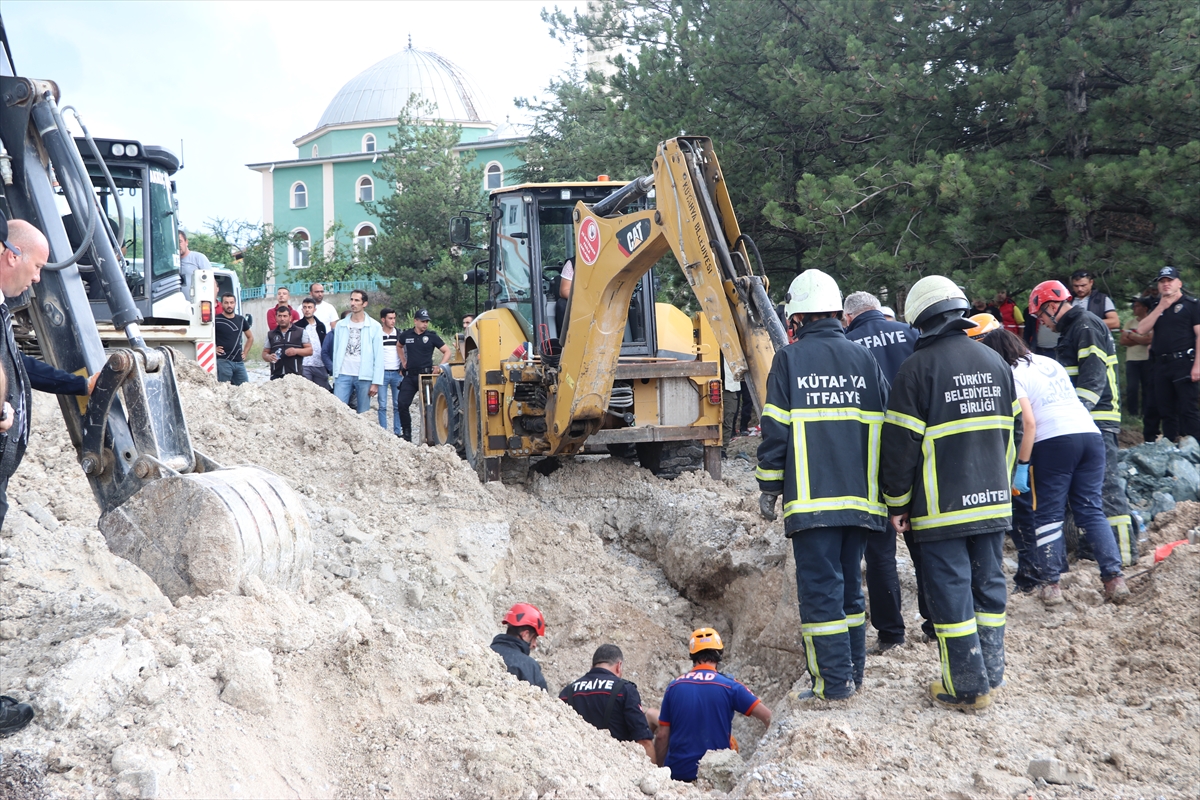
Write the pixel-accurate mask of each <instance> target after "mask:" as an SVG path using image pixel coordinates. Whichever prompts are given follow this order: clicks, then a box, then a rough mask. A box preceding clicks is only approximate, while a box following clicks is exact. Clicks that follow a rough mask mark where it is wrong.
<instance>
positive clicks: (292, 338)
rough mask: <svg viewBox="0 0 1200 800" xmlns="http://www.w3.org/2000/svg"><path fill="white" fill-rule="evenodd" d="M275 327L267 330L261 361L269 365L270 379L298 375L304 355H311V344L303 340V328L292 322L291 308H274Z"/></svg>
mask: <svg viewBox="0 0 1200 800" xmlns="http://www.w3.org/2000/svg"><path fill="white" fill-rule="evenodd" d="M275 323H276V324H275V329H274V330H270V331H267V346H266V347H264V348H263V361H266V362H267V363H268V364H270V365H271V380H275V379H277V378H282V377H283V376H284V375H299V374H301V372H300V364H301V362H302V361H304V357H305V356H311V355H312V345H311V344H309V343H308V342H306V341H304V329H303V328H298V327H296V326H295V325H293V324H292V313H291V309H289V308H287V307H286V306H280V307H279V308H277V309H275Z"/></svg>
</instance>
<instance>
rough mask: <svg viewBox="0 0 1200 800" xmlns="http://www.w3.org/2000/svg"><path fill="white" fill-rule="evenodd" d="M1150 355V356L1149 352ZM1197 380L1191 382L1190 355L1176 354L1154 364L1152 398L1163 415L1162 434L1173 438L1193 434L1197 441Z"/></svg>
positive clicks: (1199, 426)
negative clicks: (1181, 356)
mask: <svg viewBox="0 0 1200 800" xmlns="http://www.w3.org/2000/svg"><path fill="white" fill-rule="evenodd" d="M1152 357H1153V356H1152ZM1198 386H1200V384H1196V383H1193V382H1192V359H1190V358H1176V359H1172V360H1170V361H1159V362H1157V363H1155V365H1154V400H1155V402H1156V403H1157V404H1158V413H1159V415H1160V416H1161V417H1162V427H1163V436H1166V437H1167V438H1168V439H1170V440H1171V441H1175V440H1176V439H1178V438H1179V437H1180V436H1193V437H1195V438H1196V440H1197V441H1200V409H1197V407H1196V401H1197V398H1198V397H1200V390H1198V388H1197V387H1198Z"/></svg>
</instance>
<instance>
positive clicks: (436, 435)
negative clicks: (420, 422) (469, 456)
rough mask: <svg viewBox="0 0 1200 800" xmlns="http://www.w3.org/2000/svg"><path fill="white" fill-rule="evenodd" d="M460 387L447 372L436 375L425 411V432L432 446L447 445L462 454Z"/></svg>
mask: <svg viewBox="0 0 1200 800" xmlns="http://www.w3.org/2000/svg"><path fill="white" fill-rule="evenodd" d="M461 391H462V389H461V387H460V386H459V384H458V381H456V380H454V378H453V377H452V376H451V375H450V373H449V372H443V373H442V374H441V375H438V377H437V380H436V381H434V384H433V402H432V403H430V404H429V408H428V409H426V420H425V425H426V430H428V431H429V436H428V441H429V443H430V444H432V445H442V444H448V445H450V446H451V447H453V448H454V449H455V450H457V451H458V453H459V455H462V452H463V435H462V428H463V424H462V423H463V416H462V400H461V398H460V392H461Z"/></svg>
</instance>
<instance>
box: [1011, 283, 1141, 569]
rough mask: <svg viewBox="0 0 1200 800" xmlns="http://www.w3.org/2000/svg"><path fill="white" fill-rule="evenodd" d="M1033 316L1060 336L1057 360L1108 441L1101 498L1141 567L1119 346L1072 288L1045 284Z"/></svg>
mask: <svg viewBox="0 0 1200 800" xmlns="http://www.w3.org/2000/svg"><path fill="white" fill-rule="evenodd" d="M1029 314H1030V316H1033V317H1035V318H1036V319H1037V320H1038V322H1040V323H1041V324H1042V325H1045V326H1046V327H1048V328H1050V329H1051V330H1055V331H1057V332H1058V347H1057V348H1056V350H1055V357H1056V358H1057V359H1058V363H1060V364H1062V365H1063V367H1064V368H1065V369H1066V370H1067V374H1068V375H1070V376H1071V383H1073V384H1075V394H1077V395H1078V396H1079V400H1080V402H1081V403H1083V405H1084V407H1086V408H1087V410H1088V411H1090V412H1091V414H1092V421H1093V422H1095V423H1096V427H1097V428H1099V429H1100V435H1101V436H1102V437H1103V438H1104V489H1103V491H1102V493H1101V495H1100V497H1101V500H1102V501H1103V506H1104V516H1105V517H1107V518H1108V524H1109V525H1110V526H1112V532H1113V537H1114V538H1115V539H1116V540H1117V549H1118V550H1119V551H1120V553H1121V564H1122V565H1124V566H1126V567H1129V566H1132V565H1134V564H1136V563H1137V535H1136V534H1135V533H1134V532H1133V523H1132V519H1131V517H1130V516H1129V504H1128V503H1127V502H1126V500H1125V492H1123V491H1121V487H1120V484H1119V482H1118V479H1117V434H1119V433H1120V432H1121V407H1120V400H1119V397H1120V394H1119V392H1118V390H1117V347H1116V345H1115V344H1114V343H1113V338H1112V333H1111V332H1110V331H1109V329H1108V326H1107V325H1106V324H1105V323H1104V320H1102V319H1100V318H1099V317H1097V316H1096V315H1095V314H1093V313H1092V312H1090V311H1088V310H1087V309H1086V308H1085V307H1084V306H1083V304H1082V303H1081V304H1079V305H1075V304H1074V303H1073V298H1072V296H1071V293H1070V292H1068V291H1067V287H1065V286H1063V285H1062V284H1061V283H1059V282H1058V281H1043V282H1042V283H1039V284H1038V285H1037V286H1035V287H1033V291H1032V292H1030V293H1029ZM1079 554H1080V556H1082V557H1085V558H1091V547H1089V546H1088V544H1087V541H1086V540H1085V539H1083V538H1080V540H1079Z"/></svg>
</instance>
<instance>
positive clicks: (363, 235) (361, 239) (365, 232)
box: [354, 222, 375, 253]
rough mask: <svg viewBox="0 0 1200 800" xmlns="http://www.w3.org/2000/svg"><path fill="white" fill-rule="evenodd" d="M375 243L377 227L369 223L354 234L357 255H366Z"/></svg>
mask: <svg viewBox="0 0 1200 800" xmlns="http://www.w3.org/2000/svg"><path fill="white" fill-rule="evenodd" d="M374 241H375V226H374V225H372V224H371V223H369V222H364V223H363V224H362V225H359V226H358V229H357V230H356V231H355V232H354V251H355V252H357V253H365V252H367V251H368V250H370V249H371V243H372V242H374Z"/></svg>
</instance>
